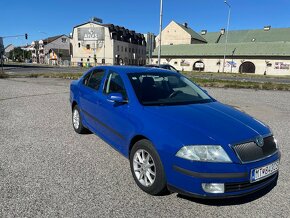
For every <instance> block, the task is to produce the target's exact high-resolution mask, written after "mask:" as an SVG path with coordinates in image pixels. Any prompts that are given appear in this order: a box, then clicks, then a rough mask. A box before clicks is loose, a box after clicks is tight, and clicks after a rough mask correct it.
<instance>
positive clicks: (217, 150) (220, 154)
mask: <svg viewBox="0 0 290 218" xmlns="http://www.w3.org/2000/svg"><path fill="white" fill-rule="evenodd" d="M176 156H177V157H180V158H184V159H188V160H194V161H204V162H223V163H230V162H232V161H231V159H230V158H229V156H228V155H227V153H226V152H225V151H224V149H223V148H222V147H221V146H220V145H190V146H184V147H182V148H181V149H180V150H179V151H178V152H177V153H176Z"/></svg>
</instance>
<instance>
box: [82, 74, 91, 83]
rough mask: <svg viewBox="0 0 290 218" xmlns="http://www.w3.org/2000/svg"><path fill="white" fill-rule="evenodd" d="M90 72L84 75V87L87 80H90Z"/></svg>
mask: <svg viewBox="0 0 290 218" xmlns="http://www.w3.org/2000/svg"><path fill="white" fill-rule="evenodd" d="M91 74H92V72H90V73H88V74H87V75H85V77H84V79H83V84H84V85H85V86H87V85H88V82H89V79H90V76H91Z"/></svg>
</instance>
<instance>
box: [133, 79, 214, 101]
mask: <svg viewBox="0 0 290 218" xmlns="http://www.w3.org/2000/svg"><path fill="white" fill-rule="evenodd" d="M128 77H129V79H130V81H131V84H132V86H133V88H134V90H135V93H136V95H137V98H138V99H139V101H140V103H141V104H142V105H148V106H149V105H180V104H181V105H183V104H195V103H207V102H212V101H214V100H213V99H212V98H211V97H209V96H208V95H207V94H205V93H204V92H203V91H202V90H201V89H200V88H199V87H198V86H196V85H195V84H194V83H192V82H191V81H190V80H188V79H187V78H185V77H184V76H182V75H175V74H170V73H130V74H128Z"/></svg>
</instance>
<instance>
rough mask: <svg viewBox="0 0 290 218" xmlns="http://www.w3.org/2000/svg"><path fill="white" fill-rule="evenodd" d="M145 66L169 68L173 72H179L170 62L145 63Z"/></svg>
mask: <svg viewBox="0 0 290 218" xmlns="http://www.w3.org/2000/svg"><path fill="white" fill-rule="evenodd" d="M145 67H157V68H162V69H166V70H171V71H173V72H178V73H179V71H178V70H177V69H176V68H175V67H173V66H171V65H170V64H160V65H155V64H148V65H145Z"/></svg>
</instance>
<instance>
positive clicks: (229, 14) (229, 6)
mask: <svg viewBox="0 0 290 218" xmlns="http://www.w3.org/2000/svg"><path fill="white" fill-rule="evenodd" d="M224 3H225V4H226V5H227V6H228V8H229V13H228V23H227V32H226V41H225V53H224V64H223V72H225V64H226V53H227V44H228V34H229V26H230V18H231V5H230V4H229V3H228V2H227V1H226V0H225V1H224Z"/></svg>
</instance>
